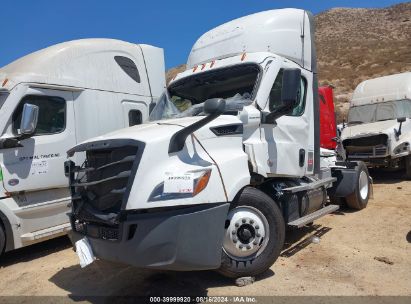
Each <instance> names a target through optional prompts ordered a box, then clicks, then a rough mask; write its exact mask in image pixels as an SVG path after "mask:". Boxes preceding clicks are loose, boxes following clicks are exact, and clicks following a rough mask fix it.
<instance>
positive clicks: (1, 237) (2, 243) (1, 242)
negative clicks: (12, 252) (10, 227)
mask: <svg viewBox="0 0 411 304" xmlns="http://www.w3.org/2000/svg"><path fill="white" fill-rule="evenodd" d="M4 247H6V234H5V233H4V229H3V225H2V224H1V222H0V256H1V255H2V254H3V252H4Z"/></svg>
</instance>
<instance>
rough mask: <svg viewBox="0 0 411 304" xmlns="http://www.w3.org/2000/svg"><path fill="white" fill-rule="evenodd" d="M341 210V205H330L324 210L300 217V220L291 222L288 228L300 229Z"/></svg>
mask: <svg viewBox="0 0 411 304" xmlns="http://www.w3.org/2000/svg"><path fill="white" fill-rule="evenodd" d="M339 208H340V206H339V205H328V206H326V207H324V208H321V209H320V210H317V211H315V212H313V213H310V214H307V215H305V216H303V217H300V218H299V219H296V220H294V221H292V222H289V223H288V226H292V227H297V228H300V227H302V226H304V225H307V224H308V223H311V222H313V221H315V220H316V219H319V218H320V217H323V216H324V215H327V214H330V213H332V212H334V211H336V210H338V209H339Z"/></svg>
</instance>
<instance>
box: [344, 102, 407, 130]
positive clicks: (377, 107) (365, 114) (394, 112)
mask: <svg viewBox="0 0 411 304" xmlns="http://www.w3.org/2000/svg"><path fill="white" fill-rule="evenodd" d="M399 117H408V118H411V100H409V99H403V100H396V101H389V102H382V103H376V104H368V105H364V106H358V107H352V108H350V110H349V112H348V124H350V125H355V124H362V123H370V122H376V121H383V120H392V119H397V118H399Z"/></svg>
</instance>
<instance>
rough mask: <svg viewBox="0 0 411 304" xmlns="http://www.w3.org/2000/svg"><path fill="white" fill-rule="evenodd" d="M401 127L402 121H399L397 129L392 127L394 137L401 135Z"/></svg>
mask: <svg viewBox="0 0 411 304" xmlns="http://www.w3.org/2000/svg"><path fill="white" fill-rule="evenodd" d="M401 127H402V121H401V122H400V127H399V128H398V130H397V129H396V128H394V133H395V137H397V138H398V137H400V135H401Z"/></svg>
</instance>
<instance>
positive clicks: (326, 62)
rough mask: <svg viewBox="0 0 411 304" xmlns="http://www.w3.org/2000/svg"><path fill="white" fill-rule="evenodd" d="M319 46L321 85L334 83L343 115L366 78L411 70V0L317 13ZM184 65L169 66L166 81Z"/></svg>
mask: <svg viewBox="0 0 411 304" xmlns="http://www.w3.org/2000/svg"><path fill="white" fill-rule="evenodd" d="M316 46H317V54H318V71H319V80H320V85H325V84H331V85H333V86H334V87H335V97H336V100H335V101H336V110H337V115H338V118H339V119H338V120H340V121H341V119H342V116H343V115H344V113H345V112H346V110H347V108H348V101H349V99H350V97H351V94H352V92H353V90H354V89H355V87H356V86H357V85H358V84H359V83H360V82H361V81H363V80H365V79H369V78H374V77H378V76H384V75H390V74H395V73H400V72H405V71H411V2H407V3H401V4H397V5H394V6H391V7H388V8H383V9H362V8H359V9H353V8H334V9H331V10H328V11H325V12H322V13H320V14H318V15H317V16H316ZM184 69H185V65H180V66H178V67H175V68H172V69H170V70H169V71H167V82H168V81H169V80H170V79H172V78H173V77H174V75H175V74H177V73H179V72H181V71H184Z"/></svg>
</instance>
